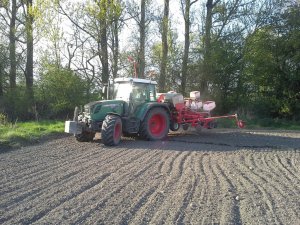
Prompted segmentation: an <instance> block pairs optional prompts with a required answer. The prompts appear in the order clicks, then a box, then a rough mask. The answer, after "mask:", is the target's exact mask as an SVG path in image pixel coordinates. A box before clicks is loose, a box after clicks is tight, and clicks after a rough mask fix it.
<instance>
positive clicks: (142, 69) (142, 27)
mask: <svg viewBox="0 0 300 225" xmlns="http://www.w3.org/2000/svg"><path fill="white" fill-rule="evenodd" d="M145 16H146V0H141V21H140V24H139V27H140V51H139V58H138V64H139V65H138V69H139V71H138V77H139V78H144V77H145V41H146V18H145Z"/></svg>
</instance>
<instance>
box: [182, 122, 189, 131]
mask: <svg viewBox="0 0 300 225" xmlns="http://www.w3.org/2000/svg"><path fill="white" fill-rule="evenodd" d="M189 126H190V125H189V124H188V123H185V124H182V129H183V130H187V129H189Z"/></svg>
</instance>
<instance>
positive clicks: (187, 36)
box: [181, 0, 190, 95]
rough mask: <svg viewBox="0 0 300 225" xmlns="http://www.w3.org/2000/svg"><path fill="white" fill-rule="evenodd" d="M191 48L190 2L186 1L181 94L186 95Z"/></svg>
mask: <svg viewBox="0 0 300 225" xmlns="http://www.w3.org/2000/svg"><path fill="white" fill-rule="evenodd" d="M189 48H190V0H186V1H185V10H184V52H183V59H182V71H181V93H182V94H183V95H185V89H186V79H187V69H188V65H187V64H188V58H189Z"/></svg>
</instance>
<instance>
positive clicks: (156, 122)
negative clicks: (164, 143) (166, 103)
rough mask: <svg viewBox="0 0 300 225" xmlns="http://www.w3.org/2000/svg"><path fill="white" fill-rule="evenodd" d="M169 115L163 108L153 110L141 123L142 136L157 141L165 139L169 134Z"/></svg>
mask: <svg viewBox="0 0 300 225" xmlns="http://www.w3.org/2000/svg"><path fill="white" fill-rule="evenodd" d="M169 127H170V119H169V115H168V113H167V112H166V110H164V109H163V108H154V109H151V110H150V111H149V112H148V113H147V115H146V117H145V119H144V120H143V122H142V123H141V128H140V136H141V137H142V138H143V139H146V140H150V141H155V140H161V139H163V138H165V137H166V136H167V134H168V132H169Z"/></svg>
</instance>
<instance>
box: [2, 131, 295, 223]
mask: <svg viewBox="0 0 300 225" xmlns="http://www.w3.org/2000/svg"><path fill="white" fill-rule="evenodd" d="M0 152H1V151H0ZM0 181H1V182H0V224H300V132H292V131H250V130H229V129H228V130H227V129H223V130H222V129H216V130H205V131H203V132H202V133H201V134H196V133H195V132H193V131H187V132H183V131H179V132H175V133H171V134H170V135H169V137H168V138H167V140H165V141H158V142H148V141H142V140H134V139H130V138H124V139H123V141H122V142H121V144H120V145H119V146H117V147H105V146H104V145H103V144H102V143H101V140H95V141H94V142H91V143H79V142H76V141H75V139H74V138H73V137H70V136H63V137H59V138H56V139H53V140H48V141H46V142H43V143H40V144H38V145H33V146H27V147H23V148H21V149H16V150H13V151H2V153H0Z"/></svg>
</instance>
